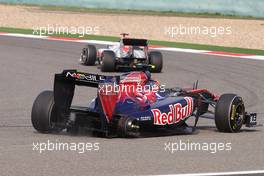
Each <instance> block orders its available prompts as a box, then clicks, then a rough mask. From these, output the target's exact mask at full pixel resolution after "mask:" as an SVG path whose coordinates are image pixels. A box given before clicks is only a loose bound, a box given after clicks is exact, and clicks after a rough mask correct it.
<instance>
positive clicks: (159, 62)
mask: <svg viewBox="0 0 264 176" xmlns="http://www.w3.org/2000/svg"><path fill="white" fill-rule="evenodd" d="M149 57H150V64H151V65H153V66H155V68H152V69H151V70H150V71H151V72H153V73H160V72H161V70H162V67H163V58H162V54H161V53H160V52H158V51H151V52H150V53H149Z"/></svg>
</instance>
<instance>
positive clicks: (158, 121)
mask: <svg viewBox="0 0 264 176" xmlns="http://www.w3.org/2000/svg"><path fill="white" fill-rule="evenodd" d="M184 99H185V101H186V102H187V104H186V106H184V107H182V104H180V103H176V104H171V105H169V108H170V111H169V112H167V113H166V112H164V113H161V111H160V110H159V109H152V110H151V112H152V114H153V117H154V125H170V124H175V123H178V122H179V121H181V120H184V119H185V118H186V117H189V116H191V115H192V112H193V99H192V98H191V97H185V98H184Z"/></svg>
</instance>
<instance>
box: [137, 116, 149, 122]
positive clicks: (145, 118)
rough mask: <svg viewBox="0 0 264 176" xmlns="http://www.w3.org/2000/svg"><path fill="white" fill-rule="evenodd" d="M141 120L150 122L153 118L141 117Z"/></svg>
mask: <svg viewBox="0 0 264 176" xmlns="http://www.w3.org/2000/svg"><path fill="white" fill-rule="evenodd" d="M140 120H142V121H148V120H151V117H150V116H144V117H140Z"/></svg>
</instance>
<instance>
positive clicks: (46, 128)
mask: <svg viewBox="0 0 264 176" xmlns="http://www.w3.org/2000/svg"><path fill="white" fill-rule="evenodd" d="M56 113H57V112H56V108H55V106H54V96H53V92H52V91H43V92H41V93H40V94H39V95H38V97H37V98H36V99H35V101H34V104H33V107H32V112H31V122H32V125H33V127H34V128H35V129H36V130H37V131H38V132H41V133H51V132H59V131H61V130H62V129H61V128H58V127H56V126H54V125H53V123H52V122H53V121H54V120H55V119H56Z"/></svg>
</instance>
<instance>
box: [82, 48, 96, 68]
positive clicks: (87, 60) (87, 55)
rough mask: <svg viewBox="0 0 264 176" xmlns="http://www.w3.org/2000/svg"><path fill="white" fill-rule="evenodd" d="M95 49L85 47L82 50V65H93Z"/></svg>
mask: <svg viewBox="0 0 264 176" xmlns="http://www.w3.org/2000/svg"><path fill="white" fill-rule="evenodd" d="M96 57H97V54H96V48H95V46H93V45H87V46H86V47H85V48H83V50H82V55H81V61H82V63H83V64H84V65H94V64H95V61H96Z"/></svg>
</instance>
